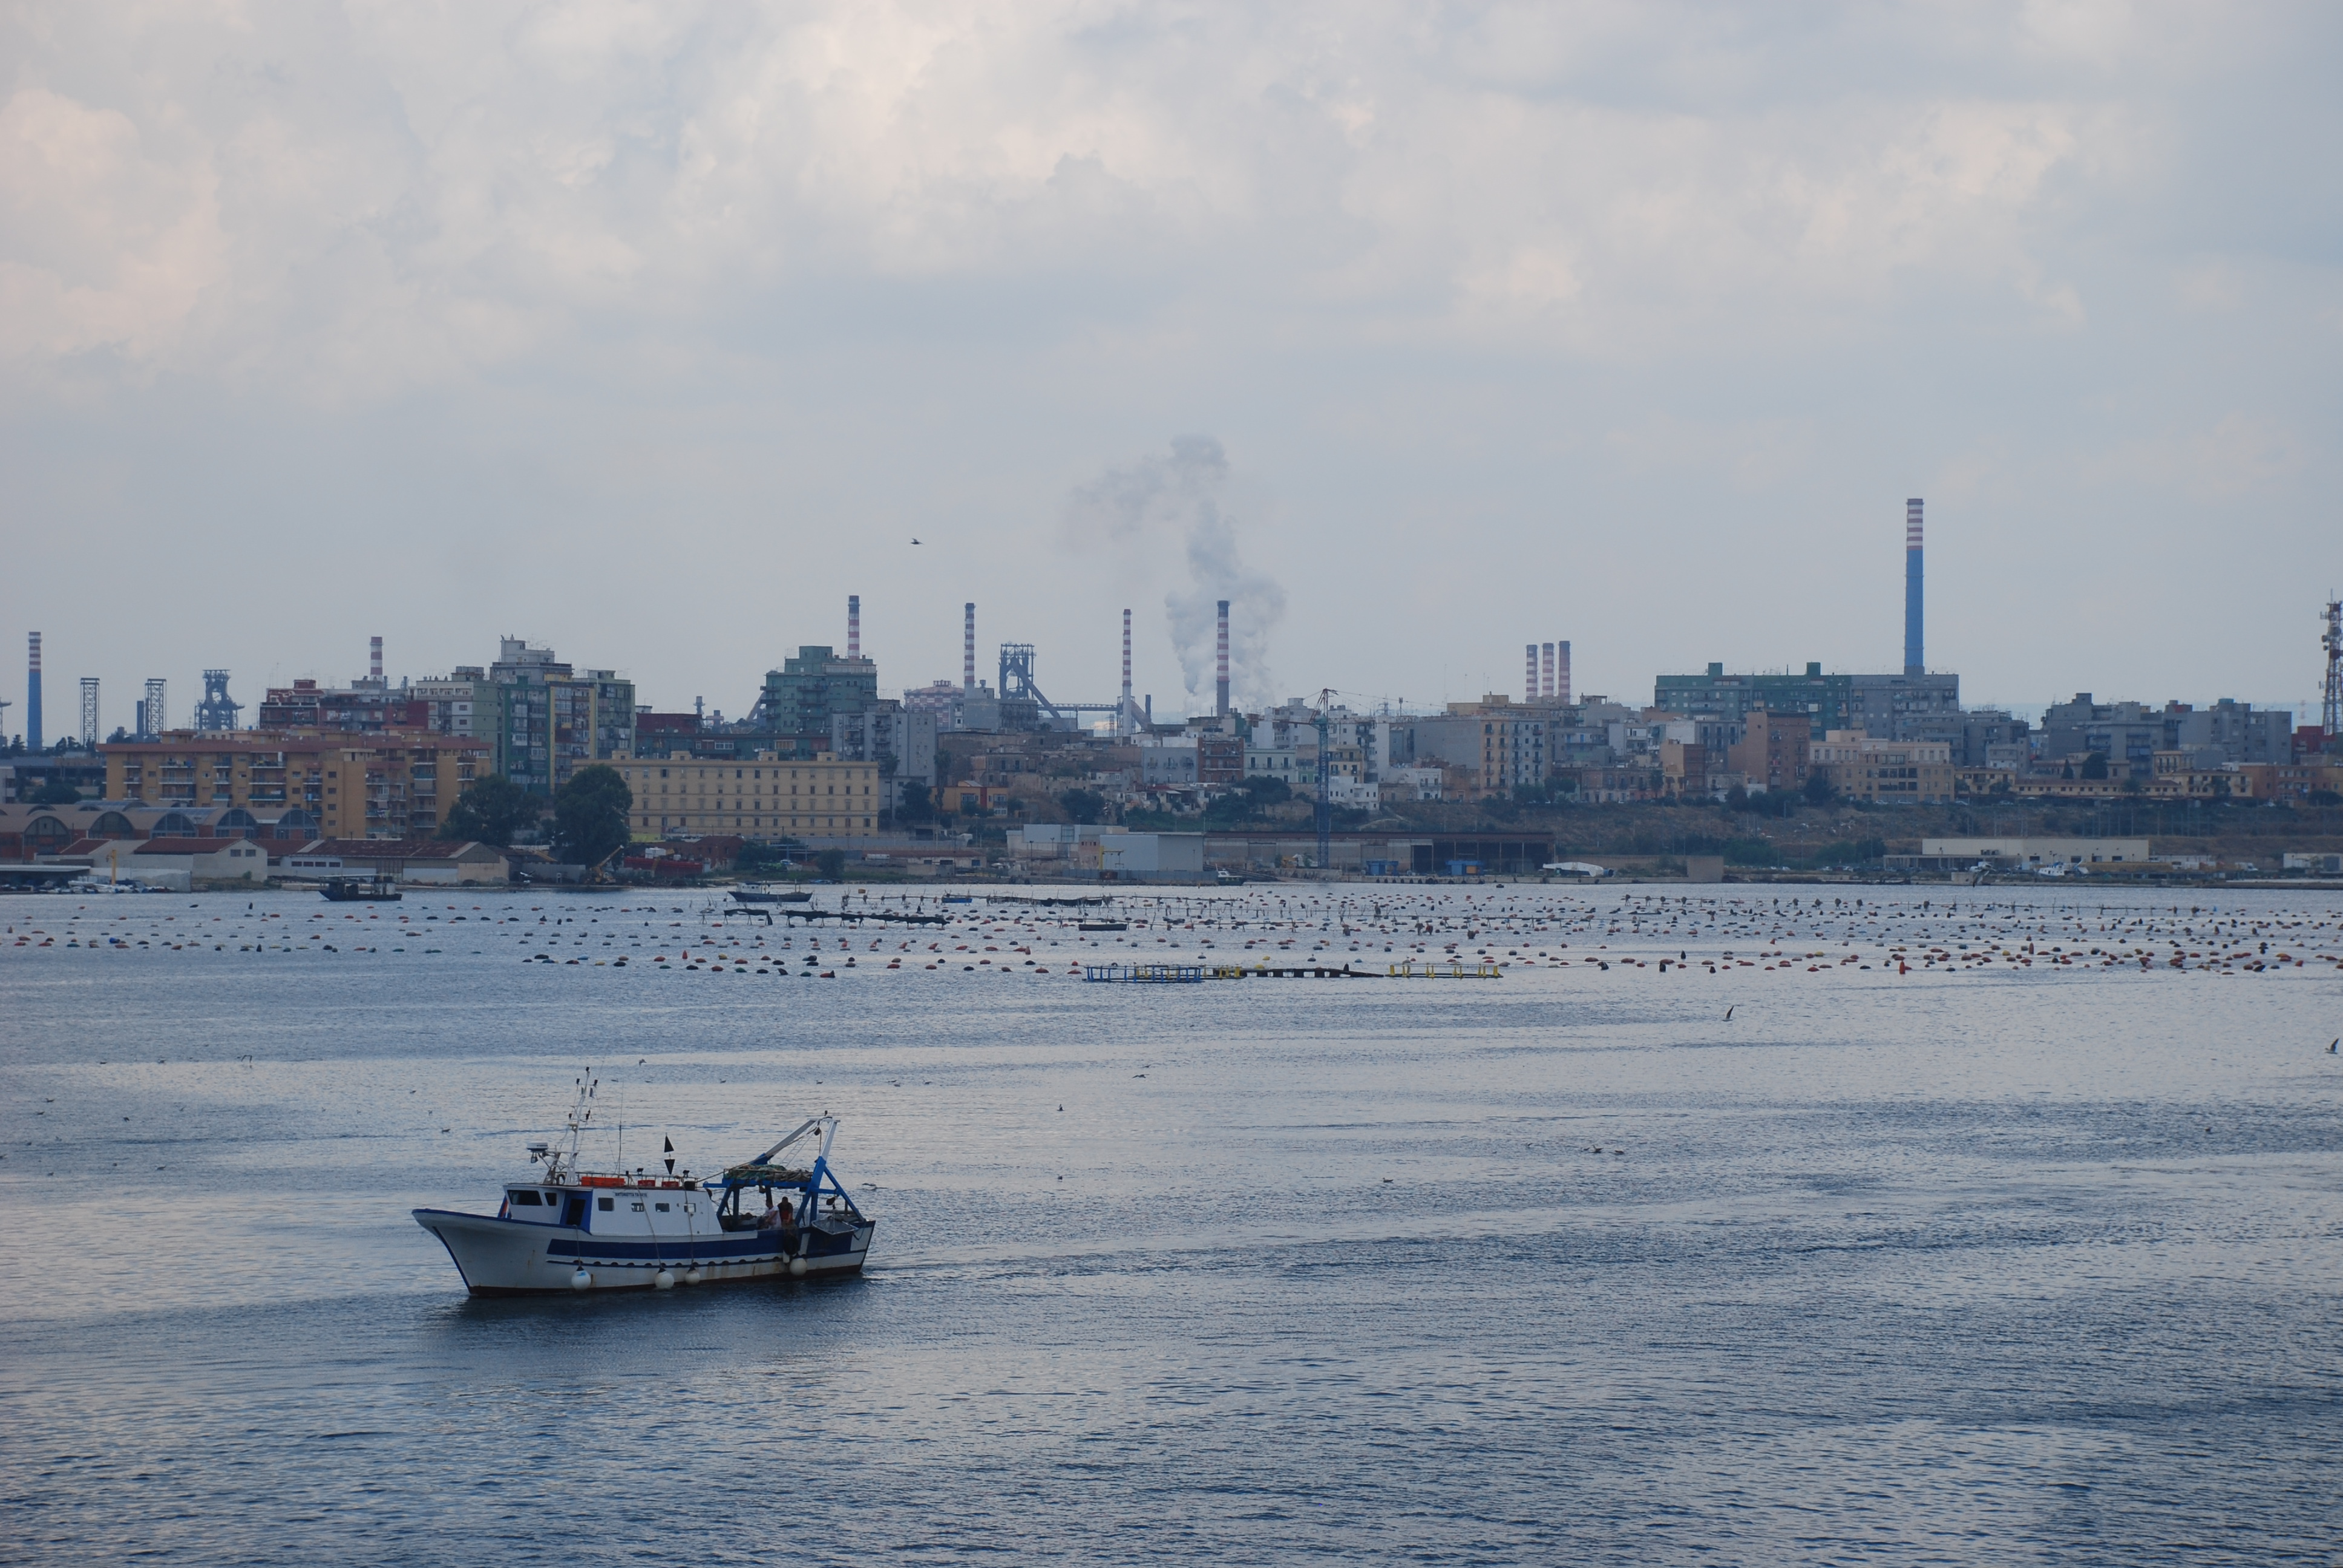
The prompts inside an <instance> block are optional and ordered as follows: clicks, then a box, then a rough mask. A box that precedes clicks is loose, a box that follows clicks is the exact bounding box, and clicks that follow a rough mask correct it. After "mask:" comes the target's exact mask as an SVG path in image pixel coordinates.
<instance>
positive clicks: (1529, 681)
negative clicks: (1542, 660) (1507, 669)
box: [1522, 642, 1538, 702]
mask: <svg viewBox="0 0 2343 1568" xmlns="http://www.w3.org/2000/svg"><path fill="white" fill-rule="evenodd" d="M1522 671H1523V673H1522V700H1523V702H1535V701H1536V700H1537V699H1538V679H1537V644H1535V643H1534V642H1533V643H1529V644H1526V645H1525V648H1524V651H1523V655H1522Z"/></svg>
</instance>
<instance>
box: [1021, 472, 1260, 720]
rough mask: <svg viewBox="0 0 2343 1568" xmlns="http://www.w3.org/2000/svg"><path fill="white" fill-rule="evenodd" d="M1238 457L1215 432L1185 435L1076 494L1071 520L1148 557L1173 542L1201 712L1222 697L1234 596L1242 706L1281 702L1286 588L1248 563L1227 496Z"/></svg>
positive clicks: (1176, 640) (1192, 683) (1078, 531)
mask: <svg viewBox="0 0 2343 1568" xmlns="http://www.w3.org/2000/svg"><path fill="white" fill-rule="evenodd" d="M1228 486H1229V461H1228V456H1227V454H1226V453H1224V452H1223V451H1222V449H1221V444H1220V443H1219V442H1218V441H1216V440H1214V439H1212V437H1210V436H1182V437H1177V438H1175V439H1174V440H1173V441H1172V449H1171V451H1170V453H1169V454H1167V455H1164V456H1149V457H1138V458H1134V459H1132V460H1131V461H1130V462H1127V463H1118V464H1115V465H1114V466H1112V467H1109V468H1108V469H1106V471H1105V472H1103V473H1101V475H1100V476H1099V477H1097V478H1095V479H1092V480H1091V481H1090V483H1088V484H1086V485H1083V486H1081V487H1079V488H1077V489H1076V490H1075V491H1074V492H1073V494H1072V495H1071V496H1069V497H1068V498H1066V506H1065V513H1064V528H1065V531H1066V533H1067V534H1068V536H1069V537H1070V538H1073V539H1075V540H1077V541H1081V542H1085V543H1089V542H1104V543H1107V544H1109V545H1111V546H1113V547H1115V548H1119V549H1121V550H1125V551H1130V552H1134V553H1136V554H1138V555H1140V556H1141V557H1142V558H1148V559H1160V558H1162V557H1163V556H1164V555H1166V554H1167V553H1169V551H1171V550H1172V549H1176V550H1177V551H1178V558H1179V560H1180V562H1181V564H1182V567H1184V568H1185V570H1186V575H1187V578H1188V581H1187V585H1186V586H1185V587H1184V588H1174V589H1172V591H1171V592H1169V593H1167V594H1165V595H1164V596H1163V614H1164V622H1165V625H1166V627H1167V628H1169V630H1170V631H1171V634H1172V648H1173V649H1174V650H1175V651H1176V652H1177V653H1178V654H1179V657H1180V673H1181V678H1182V684H1183V685H1185V687H1186V688H1187V691H1188V709H1189V711H1190V712H1192V713H1195V712H1209V711H1211V709H1212V704H1213V702H1214V701H1215V700H1216V698H1217V691H1218V682H1219V672H1218V669H1217V668H1216V667H1217V664H1218V661H1219V644H1220V601H1222V599H1226V600H1227V601H1228V603H1229V687H1230V691H1231V694H1232V698H1233V699H1234V700H1235V701H1237V702H1238V703H1239V704H1240V705H1242V706H1249V707H1254V708H1258V707H1261V706H1263V705H1266V704H1270V703H1273V702H1275V701H1276V700H1277V693H1276V691H1275V689H1274V688H1275V685H1276V683H1275V681H1274V680H1273V679H1272V678H1271V676H1270V671H1269V661H1268V652H1269V643H1270V638H1271V637H1272V635H1273V634H1274V633H1275V631H1276V630H1277V624H1278V622H1279V621H1280V620H1282V619H1283V618H1284V616H1285V590H1284V589H1283V588H1280V587H1279V586H1278V585H1277V583H1276V581H1275V580H1274V579H1272V578H1270V577H1269V576H1267V575H1266V574H1265V573H1262V572H1258V571H1255V570H1252V568H1248V567H1247V566H1246V565H1245V564H1244V560H1243V558H1242V554H1241V553H1240V552H1239V550H1238V548H1237V523H1236V518H1234V517H1233V516H1232V514H1231V512H1230V510H1229V507H1228V504H1227V500H1226V492H1227V490H1228Z"/></svg>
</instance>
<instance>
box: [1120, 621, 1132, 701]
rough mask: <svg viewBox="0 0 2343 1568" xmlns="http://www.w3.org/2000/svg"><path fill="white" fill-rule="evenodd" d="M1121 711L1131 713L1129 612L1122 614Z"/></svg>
mask: <svg viewBox="0 0 2343 1568" xmlns="http://www.w3.org/2000/svg"><path fill="white" fill-rule="evenodd" d="M1122 709H1123V712H1124V713H1125V714H1126V715H1128V714H1129V713H1130V711H1131V612H1130V611H1129V610H1124V611H1123V612H1122Z"/></svg>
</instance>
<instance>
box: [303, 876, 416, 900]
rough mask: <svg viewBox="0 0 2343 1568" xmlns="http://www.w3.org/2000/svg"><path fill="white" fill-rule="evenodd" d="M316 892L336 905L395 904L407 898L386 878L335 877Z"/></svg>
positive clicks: (396, 885)
mask: <svg viewBox="0 0 2343 1568" xmlns="http://www.w3.org/2000/svg"><path fill="white" fill-rule="evenodd" d="M318 891H319V892H321V893H323V894H325V895H326V897H327V899H329V900H332V901H333V902H335V903H337V904H395V903H397V902H399V901H400V900H402V899H404V898H406V896H407V895H406V894H404V893H402V892H400V891H399V890H398V884H397V882H396V881H394V880H393V879H390V878H388V877H336V878H334V879H332V880H331V881H329V882H327V884H326V885H325V886H324V887H322V888H320V889H318Z"/></svg>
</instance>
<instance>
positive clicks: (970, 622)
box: [960, 600, 976, 691]
mask: <svg viewBox="0 0 2343 1568" xmlns="http://www.w3.org/2000/svg"><path fill="white" fill-rule="evenodd" d="M960 689H961V690H962V691H974V690H975V689H976V605H975V603H974V601H972V600H971V601H970V603H969V604H968V605H967V606H965V607H964V608H962V609H961V611H960Z"/></svg>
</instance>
